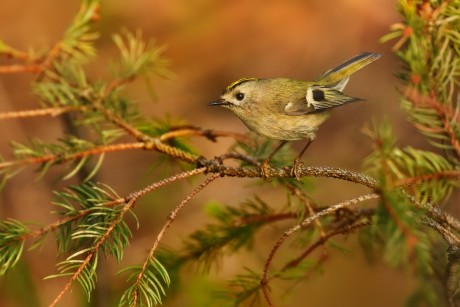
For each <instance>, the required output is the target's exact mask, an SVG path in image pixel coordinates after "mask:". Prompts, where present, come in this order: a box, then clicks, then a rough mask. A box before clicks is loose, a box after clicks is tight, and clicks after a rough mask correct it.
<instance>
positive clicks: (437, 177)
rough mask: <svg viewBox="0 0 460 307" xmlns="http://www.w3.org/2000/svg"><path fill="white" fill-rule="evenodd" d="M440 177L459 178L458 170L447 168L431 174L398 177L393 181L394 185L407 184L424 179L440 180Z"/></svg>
mask: <svg viewBox="0 0 460 307" xmlns="http://www.w3.org/2000/svg"><path fill="white" fill-rule="evenodd" d="M440 179H460V171H458V170H447V171H440V172H436V173H432V174H426V175H420V176H415V177H409V178H404V179H400V180H398V181H396V182H395V186H396V187H401V186H407V185H411V184H415V183H421V182H424V181H430V180H440Z"/></svg>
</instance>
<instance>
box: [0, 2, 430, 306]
mask: <svg viewBox="0 0 460 307" xmlns="http://www.w3.org/2000/svg"><path fill="white" fill-rule="evenodd" d="M78 7H79V2H78V1H76V0H68V1H60V0H42V1H31V0H28V1H27V0H16V1H1V2H0V38H1V39H2V40H4V41H5V42H6V43H7V44H9V45H11V46H13V47H15V48H17V49H20V50H28V49H29V48H34V49H36V50H40V49H46V48H48V47H50V46H52V45H53V44H54V43H55V42H56V41H58V40H59V39H60V38H61V36H62V34H63V32H64V31H65V29H66V27H67V26H68V24H69V23H70V22H71V20H72V19H73V16H74V15H75V13H76V11H77V10H78ZM101 17H102V18H101V20H100V21H99V23H98V24H97V26H96V28H97V29H98V31H100V33H101V38H100V39H99V40H98V42H97V45H96V49H97V50H98V52H99V53H98V58H97V59H96V60H95V61H94V62H92V63H91V65H89V66H88V74H89V76H90V77H91V79H93V80H96V79H98V78H107V77H109V76H110V69H107V67H108V65H110V62H111V60H110V59H114V58H116V56H117V51H116V48H115V46H114V44H113V43H112V40H111V34H112V33H115V32H119V31H120V29H122V28H128V29H130V30H135V29H138V28H139V29H142V31H143V35H144V37H145V38H146V39H148V38H154V39H155V40H156V43H157V44H158V45H165V46H166V49H165V51H164V57H165V58H167V59H169V60H170V62H171V64H170V69H171V70H172V72H173V76H172V77H171V78H170V79H167V80H164V79H154V80H153V87H154V91H155V96H152V95H151V94H150V93H149V91H148V90H147V88H146V86H145V83H144V82H143V81H142V80H140V81H139V82H135V83H134V84H132V85H129V86H128V87H127V88H126V94H127V95H128V96H130V97H131V98H132V99H133V100H134V101H136V103H138V104H139V105H140V108H141V110H142V112H143V114H145V116H146V117H152V118H164V117H165V116H168V117H170V118H172V119H178V120H179V119H180V120H183V121H184V123H189V124H193V125H195V126H200V127H203V128H210V129H219V130H228V131H236V132H240V133H246V132H247V128H246V127H245V126H244V125H243V124H242V123H241V122H240V121H239V119H238V118H236V117H235V116H233V114H231V113H230V112H229V111H226V110H224V109H221V108H209V107H207V102H210V101H213V100H215V99H216V98H217V97H218V96H219V95H220V94H221V92H222V89H223V88H225V87H226V86H227V85H228V84H229V83H231V82H233V81H235V80H236V79H239V78H241V77H288V78H293V79H304V80H312V79H314V78H316V77H317V76H318V75H320V74H321V73H322V72H324V71H326V70H328V69H330V68H332V67H334V66H335V65H338V64H339V63H341V62H342V61H344V60H346V59H348V58H350V57H352V56H354V55H356V54H358V53H360V52H363V51H372V52H380V53H382V54H383V55H384V56H383V57H382V58H381V59H380V60H379V61H377V62H375V63H373V64H372V65H370V66H368V67H366V68H365V69H364V70H362V71H359V72H358V73H356V74H355V75H353V77H352V78H351V80H350V82H349V85H348V86H347V89H346V92H347V93H348V94H350V95H351V96H357V97H361V98H364V99H366V101H365V102H360V103H356V104H351V105H348V106H346V107H343V108H340V109H337V110H335V111H334V112H333V115H332V117H331V118H330V120H329V121H327V122H326V123H325V124H323V126H322V129H320V131H319V133H318V136H317V139H316V141H315V143H313V145H312V146H311V147H310V149H309V150H308V152H307V153H306V154H305V156H304V162H305V163H306V164H308V165H321V166H335V167H342V168H348V169H352V170H357V171H359V170H362V161H363V159H364V158H365V157H366V156H367V155H368V154H369V153H370V152H371V144H370V141H369V139H368V138H367V137H366V136H365V135H364V134H363V133H362V130H363V127H364V126H365V125H368V124H369V123H370V122H371V120H373V119H375V120H377V121H379V122H381V121H382V120H383V119H384V118H387V119H388V120H389V121H390V122H391V123H392V124H393V127H394V129H395V130H396V135H398V137H399V141H400V143H402V144H410V145H412V146H416V147H424V146H426V144H425V143H424V140H423V139H422V138H420V137H419V136H418V134H416V133H415V131H414V130H413V129H412V128H411V126H410V125H409V124H408V123H406V120H405V118H404V114H403V113H402V112H401V111H400V109H399V98H398V92H397V86H398V84H397V79H396V78H395V77H394V75H393V74H394V72H395V71H396V70H397V69H398V62H397V59H396V58H395V56H394V55H393V54H392V52H391V51H390V49H391V44H384V45H382V44H380V43H379V39H380V38H381V37H382V36H383V35H384V34H386V33H387V32H388V31H389V27H390V26H391V25H392V24H394V23H396V22H398V20H399V16H398V14H397V12H396V1H388V0H374V1H368V0H335V1H320V0H284V1H275V0H264V1H262V0H259V1H257V0H255V1H243V0H234V1H205V0H188V1H185V0H169V1H154V0H150V1H147V0H134V1H122V0H112V1H103V2H102V8H101ZM10 63H12V62H11V61H10V60H8V59H5V58H0V65H7V64H10ZM34 78H35V76H33V75H29V74H9V75H0V112H6V111H17V110H25V109H32V108H36V107H37V106H38V103H37V100H36V98H35V97H34V96H33V94H32V90H31V87H30V85H31V82H32V81H33V80H34ZM61 135H62V124H61V122H60V120H59V119H57V118H35V119H27V120H18V121H0V140H1V142H0V154H1V155H2V156H4V157H5V158H6V159H7V160H8V159H11V158H12V156H11V151H10V147H9V143H10V142H11V141H12V140H14V141H17V142H23V143H27V142H29V140H30V139H31V138H35V137H36V138H41V139H43V140H46V141H53V140H56V139H57V138H58V137H59V136H61ZM232 142H233V141H232V140H230V139H219V141H218V142H217V143H211V142H209V141H205V140H194V141H193V146H194V147H195V148H197V150H198V151H199V152H200V153H202V154H204V155H205V156H208V157H212V156H214V155H219V154H222V153H224V152H225V151H226V150H227V149H228V147H229V146H230V145H231V144H232ZM291 146H293V148H295V149H296V150H298V149H300V148H301V146H302V144H301V143H292V144H291ZM158 157H159V156H158V155H157V154H152V153H149V152H138V153H137V152H126V153H115V154H112V155H108V156H107V159H106V163H105V164H104V167H103V168H102V171H101V173H100V175H99V177H98V180H99V181H101V182H105V183H107V184H109V185H110V186H111V187H113V188H114V189H115V190H116V191H117V192H118V193H119V194H120V195H125V194H127V193H129V192H131V191H134V190H137V189H140V188H142V187H144V186H145V185H147V184H149V183H151V182H153V181H154V180H155V179H158V178H162V177H164V176H166V171H165V170H164V169H155V167H152V165H154V164H153V163H154V161H155V159H157V158H158ZM61 172H62V170H52V171H51V172H49V173H48V174H47V175H46V176H45V177H44V178H42V179H41V180H36V178H37V173H36V170H35V169H34V167H28V168H27V169H26V170H25V171H23V172H22V173H21V174H19V175H18V176H16V177H15V178H14V179H13V180H11V181H10V182H9V183H8V185H7V186H6V188H5V189H4V190H3V191H2V194H1V198H0V217H1V219H5V218H15V219H19V220H21V221H37V220H38V221H41V222H42V223H43V224H46V223H50V222H52V221H53V220H54V219H55V216H53V215H50V211H52V210H53V207H52V206H51V205H50V201H51V199H52V193H51V191H52V190H53V189H59V188H61V187H64V186H67V185H69V184H72V183H76V182H75V181H72V180H70V181H67V182H61V181H60V180H57V178H59V174H60V173H61ZM200 180H201V179H195V180H192V181H191V182H188V183H186V184H183V185H180V186H179V187H178V186H174V187H168V188H166V189H163V190H161V191H159V192H156V193H155V194H152V195H149V196H148V197H146V198H145V199H143V200H142V202H141V204H140V205H138V206H137V207H136V213H138V215H139V216H140V224H141V226H140V229H139V230H134V239H133V241H132V244H131V246H130V247H129V248H128V249H127V251H126V255H125V258H124V260H123V263H122V264H121V265H120V264H117V263H112V262H111V261H109V264H108V265H107V267H106V268H105V269H104V271H105V273H104V274H102V276H100V277H99V282H100V285H99V286H98V289H99V292H98V293H97V294H96V295H95V296H96V297H97V299H95V300H94V301H93V306H113V305H114V303H113V302H114V300H116V299H117V298H118V297H119V296H118V295H119V292H117V291H119V290H120V289H123V287H124V279H123V278H124V276H123V277H118V278H115V277H113V276H114V273H115V272H116V271H117V270H118V269H119V268H121V267H123V266H126V265H128V264H136V263H139V262H141V261H142V260H143V258H144V257H145V255H146V251H147V250H148V249H149V248H150V246H151V244H152V243H153V240H154V238H155V236H156V234H157V231H158V229H159V228H160V227H161V226H162V223H164V221H165V218H166V216H167V214H168V212H169V211H170V210H171V209H172V208H173V207H174V206H175V205H176V204H177V203H178V202H180V200H181V199H182V198H183V197H185V195H186V194H187V193H188V192H189V191H191V190H192V189H193V187H194V186H195V185H197V184H198V183H199V182H200ZM312 181H313V182H314V190H313V191H312V194H313V197H314V199H315V200H316V201H318V203H320V204H322V205H331V204H335V203H337V202H339V201H341V200H345V199H348V198H350V197H354V196H357V195H359V194H360V193H364V192H367V191H366V190H365V189H363V188H362V187H358V186H355V185H353V184H350V183H346V182H341V181H338V180H330V179H329V180H326V179H315V180H312ZM267 187H268V188H267ZM332 191H333V192H332ZM254 194H257V195H260V196H261V198H262V199H264V200H266V201H268V202H269V203H270V204H272V205H273V206H274V207H276V208H281V207H282V206H283V205H285V203H286V192H285V191H279V190H277V189H273V188H272V187H270V185H264V186H263V187H261V186H258V185H255V184H254V182H253V181H251V180H237V179H232V178H223V179H221V180H218V181H217V182H215V183H213V184H212V185H211V186H210V187H209V188H207V189H206V190H205V191H204V192H203V193H201V194H200V195H199V196H198V197H197V198H196V199H195V200H194V201H193V202H192V203H190V204H189V206H188V208H186V209H185V210H184V211H183V212H182V213H181V215H180V216H179V218H178V220H177V221H176V222H175V223H174V224H173V227H172V228H171V229H170V230H169V232H168V233H167V235H166V237H165V239H164V241H163V244H165V245H167V246H170V247H173V248H180V246H181V242H182V240H183V238H185V237H186V236H187V235H188V234H190V233H191V232H192V231H194V230H196V229H198V228H200V227H202V226H203V225H204V224H205V223H206V222H209V221H210V220H209V217H208V216H206V213H205V212H204V210H203V207H204V205H205V204H206V203H207V202H209V201H217V202H220V203H225V204H230V205H238V204H239V203H240V202H241V201H243V200H244V199H246V198H248V197H251V196H252V195H254ZM290 225H291V224H290V223H280V224H277V225H274V226H273V227H267V229H264V231H263V232H262V233H261V234H260V236H258V238H257V240H258V241H257V244H256V246H255V250H254V251H250V252H247V253H243V254H238V255H236V256H232V257H228V258H224V259H223V262H222V265H221V268H220V270H216V271H213V272H211V273H210V274H208V275H207V276H201V275H200V274H197V273H196V272H195V271H194V269H193V267H190V269H189V270H188V271H186V272H184V275H183V284H182V286H183V287H184V289H183V290H182V291H181V292H180V293H179V294H178V295H177V297H175V298H173V299H170V300H168V301H167V302H166V306H205V305H206V303H205V302H206V297H207V296H209V292H207V291H208V290H209V288H212V286H214V285H219V286H225V281H226V280H227V279H228V278H231V277H232V276H234V275H235V274H237V273H240V272H242V266H245V267H249V268H251V269H253V270H256V271H257V270H259V271H260V270H261V269H262V266H263V262H264V261H265V259H266V256H267V254H268V251H269V250H270V248H271V247H272V245H273V244H274V242H275V240H277V239H278V237H279V235H280V234H281V233H282V231H284V230H285V229H286V227H289V226H290ZM32 227H33V225H32ZM259 240H260V241H259ZM337 241H338V242H340V243H341V244H344V246H345V247H346V248H347V251H346V252H345V253H344V252H338V251H334V250H331V251H330V254H329V258H328V261H327V262H326V264H325V265H324V267H323V270H322V271H321V272H319V273H318V274H313V275H312V276H311V277H309V279H308V281H307V282H304V283H301V284H298V285H296V286H295V287H294V288H293V290H292V291H288V292H287V294H285V295H283V296H281V298H280V297H279V294H282V293H284V292H283V291H285V290H286V289H288V286H289V285H288V284H283V283H282V282H275V283H276V284H274V285H272V288H277V287H279V290H278V291H275V297H277V299H280V301H281V300H283V301H284V302H285V303H286V304H289V306H305V305H307V303H308V306H337V305H340V306H398V305H402V304H403V302H404V300H405V299H406V298H407V295H408V294H409V293H410V292H411V291H412V290H413V286H414V285H413V282H412V280H411V278H410V274H409V272H399V271H397V270H395V269H392V268H388V267H387V266H386V265H384V264H383V263H382V262H381V261H380V260H377V261H376V262H375V263H373V264H370V263H369V262H368V261H367V260H366V259H365V257H364V255H363V252H362V251H361V249H360V248H359V246H358V243H357V240H356V238H355V237H354V236H350V237H348V238H338V239H337ZM290 256H291V257H292V255H290ZM315 257H318V254H315V255H314V256H313V258H314V259H316V258H315ZM288 258H289V254H288V253H284V254H283V253H281V254H280V255H279V256H278V259H277V261H276V263H277V264H279V265H282V264H283V263H284V261H285V260H286V259H288ZM24 259H25V261H23V262H21V263H20V264H19V265H18V268H17V269H16V270H15V271H12V272H10V273H9V274H7V276H6V277H5V278H2V280H1V281H0V284H1V289H0V302H1V303H0V305H1V306H31V304H32V305H35V304H36V305H37V306H46V305H47V304H49V302H51V301H52V299H53V298H54V296H55V295H56V294H57V293H58V292H59V291H60V290H61V289H62V287H63V285H64V284H65V283H66V282H67V280H65V278H64V279H55V280H47V281H43V278H44V277H45V276H47V275H50V274H54V273H55V272H56V268H55V266H54V265H55V263H56V262H57V261H58V260H59V259H60V258H58V257H57V256H56V250H55V244H54V241H53V239H52V238H51V236H50V238H48V240H47V242H46V243H45V245H44V247H43V248H42V249H41V250H40V251H33V252H31V253H27V252H26V253H25V255H24ZM17 285H20V287H19V288H18V287H17ZM21 289H22V290H21ZM25 290H26V291H25ZM25 292H26V293H25ZM25 296H29V297H31V298H30V299H31V300H29V301H27V300H25V298H24V297H25ZM275 301H276V300H275ZM31 302H33V303H31ZM85 305H86V303H85V298H84V297H82V296H81V292H80V290H79V289H78V286H75V287H74V288H73V291H72V293H70V294H67V295H66V296H65V298H64V299H63V301H62V302H61V304H60V306H68V307H70V306H85ZM286 306H287V305H286Z"/></svg>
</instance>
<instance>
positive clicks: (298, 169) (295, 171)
mask: <svg viewBox="0 0 460 307" xmlns="http://www.w3.org/2000/svg"><path fill="white" fill-rule="evenodd" d="M302 167H303V163H302V162H300V161H299V160H298V159H295V160H294V165H293V166H292V170H291V176H295V178H297V180H298V181H300V178H302Z"/></svg>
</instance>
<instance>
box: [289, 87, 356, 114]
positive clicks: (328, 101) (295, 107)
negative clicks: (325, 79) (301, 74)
mask: <svg viewBox="0 0 460 307" xmlns="http://www.w3.org/2000/svg"><path fill="white" fill-rule="evenodd" d="M360 100H362V99H360V98H356V97H351V96H347V95H345V94H344V93H342V92H340V91H339V90H337V89H336V87H332V88H331V87H326V86H320V85H312V86H310V87H309V88H308V89H307V94H306V95H305V99H301V100H297V101H292V102H289V103H288V104H287V105H286V106H285V108H284V112H285V113H286V114H287V115H303V114H309V113H317V112H321V111H325V110H327V109H331V108H335V107H338V106H341V105H344V104H347V103H350V102H355V101H360Z"/></svg>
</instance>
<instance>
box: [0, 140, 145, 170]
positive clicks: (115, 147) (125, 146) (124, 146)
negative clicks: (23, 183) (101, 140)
mask: <svg viewBox="0 0 460 307" xmlns="http://www.w3.org/2000/svg"><path fill="white" fill-rule="evenodd" d="M146 148H147V145H146V144H145V143H120V144H112V145H104V146H99V147H94V148H91V149H88V150H83V151H80V152H76V153H73V154H64V155H61V154H55V155H46V156H41V157H31V158H26V159H22V160H13V161H5V162H0V169H2V168H7V167H10V166H16V165H27V164H40V163H46V162H50V161H56V162H59V163H62V162H65V161H69V160H75V159H80V158H83V157H88V156H94V155H99V154H103V153H107V152H114V151H123V150H131V149H146Z"/></svg>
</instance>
